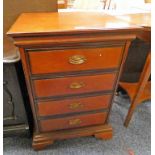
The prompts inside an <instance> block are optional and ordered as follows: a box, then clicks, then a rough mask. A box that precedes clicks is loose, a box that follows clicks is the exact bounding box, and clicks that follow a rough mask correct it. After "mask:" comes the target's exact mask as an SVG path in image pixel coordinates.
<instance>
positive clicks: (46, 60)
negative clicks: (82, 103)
mask: <svg viewBox="0 0 155 155" xmlns="http://www.w3.org/2000/svg"><path fill="white" fill-rule="evenodd" d="M122 52H123V46H120V47H115V48H114V47H107V48H87V49H67V50H52V51H37V52H29V59H30V64H31V72H32V74H43V73H57V72H68V71H82V70H95V69H107V68H118V67H119V65H120V61H121V60H120V58H121V55H122ZM76 55H81V56H84V57H85V59H86V60H85V62H83V63H82V64H72V63H70V62H69V60H70V58H71V57H72V56H76ZM40 64H41V65H40Z"/></svg>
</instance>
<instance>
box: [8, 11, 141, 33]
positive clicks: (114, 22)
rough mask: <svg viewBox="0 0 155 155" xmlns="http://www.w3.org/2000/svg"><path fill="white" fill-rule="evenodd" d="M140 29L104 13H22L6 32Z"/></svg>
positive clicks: (74, 31)
mask: <svg viewBox="0 0 155 155" xmlns="http://www.w3.org/2000/svg"><path fill="white" fill-rule="evenodd" d="M137 28H140V27H139V26H137V25H134V24H132V23H130V22H127V21H123V20H121V19H119V18H116V17H114V16H110V15H106V14H105V13H94V12H93V13H90V12H89V13H86V12H59V13H23V14H21V15H20V17H19V18H18V19H17V21H16V22H15V23H14V25H13V26H12V27H11V28H10V30H9V31H8V34H9V35H10V36H24V35H32V34H33V35H34V34H39V35H40V34H45V33H47V34H53V33H67V32H72V33H78V32H84V31H87V32H93V31H116V30H132V29H137Z"/></svg>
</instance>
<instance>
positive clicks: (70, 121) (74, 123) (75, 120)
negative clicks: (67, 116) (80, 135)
mask: <svg viewBox="0 0 155 155" xmlns="http://www.w3.org/2000/svg"><path fill="white" fill-rule="evenodd" d="M81 123H82V121H81V120H80V119H79V118H77V119H73V120H69V125H80V124H81Z"/></svg>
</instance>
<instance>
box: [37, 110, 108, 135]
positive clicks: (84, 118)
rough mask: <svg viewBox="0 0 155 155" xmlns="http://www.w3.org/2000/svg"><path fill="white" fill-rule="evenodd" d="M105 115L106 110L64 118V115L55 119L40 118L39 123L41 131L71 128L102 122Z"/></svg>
mask: <svg viewBox="0 0 155 155" xmlns="http://www.w3.org/2000/svg"><path fill="white" fill-rule="evenodd" d="M106 115H107V113H106V112H102V113H96V114H87V115H77V116H72V117H66V118H65V117H64V118H57V119H48V120H40V121H39V124H40V127H41V131H43V132H46V131H52V130H60V129H72V128H78V127H84V126H89V125H99V124H104V122H105V119H106Z"/></svg>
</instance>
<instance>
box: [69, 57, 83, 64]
mask: <svg viewBox="0 0 155 155" xmlns="http://www.w3.org/2000/svg"><path fill="white" fill-rule="evenodd" d="M85 61H86V58H85V56H83V55H73V56H71V57H70V58H69V62H70V63H71V64H74V65H78V64H83V63H84V62H85Z"/></svg>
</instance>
